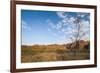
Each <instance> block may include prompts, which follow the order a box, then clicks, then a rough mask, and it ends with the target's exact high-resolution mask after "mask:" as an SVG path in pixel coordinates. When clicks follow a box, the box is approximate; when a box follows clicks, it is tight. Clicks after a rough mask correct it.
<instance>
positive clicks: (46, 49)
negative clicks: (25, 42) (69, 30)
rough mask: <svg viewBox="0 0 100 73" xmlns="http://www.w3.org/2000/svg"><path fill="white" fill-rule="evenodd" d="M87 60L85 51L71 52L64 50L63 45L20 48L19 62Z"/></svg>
mask: <svg viewBox="0 0 100 73" xmlns="http://www.w3.org/2000/svg"><path fill="white" fill-rule="evenodd" d="M85 59H89V51H88V50H87V49H81V50H76V52H73V51H72V50H70V49H67V48H65V46H64V45H57V44H53V45H33V46H22V47H21V62H23V63H27V62H46V61H47V62H48V61H66V60H85Z"/></svg>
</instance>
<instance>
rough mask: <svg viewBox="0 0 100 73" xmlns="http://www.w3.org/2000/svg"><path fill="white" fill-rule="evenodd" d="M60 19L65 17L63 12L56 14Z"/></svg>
mask: <svg viewBox="0 0 100 73" xmlns="http://www.w3.org/2000/svg"><path fill="white" fill-rule="evenodd" d="M56 13H57V15H58V16H59V17H60V18H66V16H67V15H64V13H65V12H63V11H62V12H56Z"/></svg>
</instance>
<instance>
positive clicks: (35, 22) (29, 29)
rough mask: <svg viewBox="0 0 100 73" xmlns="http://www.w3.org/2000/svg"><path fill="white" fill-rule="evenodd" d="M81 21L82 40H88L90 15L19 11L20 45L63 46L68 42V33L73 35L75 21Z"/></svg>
mask: <svg viewBox="0 0 100 73" xmlns="http://www.w3.org/2000/svg"><path fill="white" fill-rule="evenodd" d="M76 17H78V18H79V19H80V21H81V23H82V24H83V25H82V31H85V32H87V34H86V35H85V37H84V38H83V37H82V39H89V37H90V36H89V26H90V13H79V12H63V11H62V12H61V11H39V10H21V30H22V32H21V33H22V35H21V38H22V45H34V44H64V43H67V42H70V41H71V40H70V39H69V37H70V36H71V33H70V31H71V30H72V29H73V30H72V31H73V32H74V33H75V30H74V28H75V20H76ZM70 27H72V28H70Z"/></svg>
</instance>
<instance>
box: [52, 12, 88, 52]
mask: <svg viewBox="0 0 100 73" xmlns="http://www.w3.org/2000/svg"><path fill="white" fill-rule="evenodd" d="M57 14H58V16H59V17H60V18H61V21H58V22H57V24H54V23H53V22H50V23H51V24H50V25H51V27H52V28H53V29H54V30H57V31H60V32H61V33H64V35H65V37H66V40H67V41H70V43H71V44H70V45H69V48H70V49H71V51H73V53H75V51H76V49H79V42H80V40H82V39H87V38H88V37H89V30H90V29H89V28H90V27H89V20H85V19H84V17H86V16H87V14H82V13H76V14H75V15H74V16H70V17H69V15H68V14H67V13H66V12H58V13H57ZM88 16H89V15H88ZM86 18H87V17H86ZM66 47H67V48H68V46H67V44H66Z"/></svg>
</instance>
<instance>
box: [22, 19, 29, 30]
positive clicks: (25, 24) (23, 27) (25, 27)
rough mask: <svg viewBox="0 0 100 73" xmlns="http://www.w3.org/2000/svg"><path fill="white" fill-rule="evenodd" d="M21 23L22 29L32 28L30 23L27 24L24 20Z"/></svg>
mask: <svg viewBox="0 0 100 73" xmlns="http://www.w3.org/2000/svg"><path fill="white" fill-rule="evenodd" d="M21 24H22V29H24V30H31V27H30V26H29V24H27V23H26V22H25V21H24V20H22V22H21Z"/></svg>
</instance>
